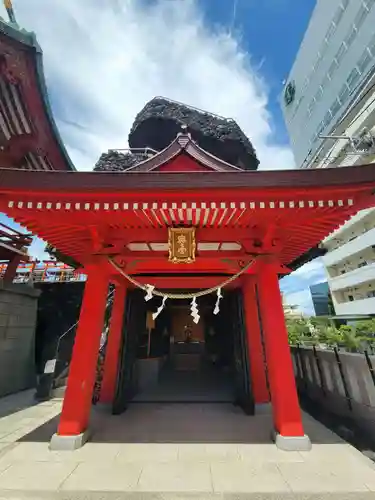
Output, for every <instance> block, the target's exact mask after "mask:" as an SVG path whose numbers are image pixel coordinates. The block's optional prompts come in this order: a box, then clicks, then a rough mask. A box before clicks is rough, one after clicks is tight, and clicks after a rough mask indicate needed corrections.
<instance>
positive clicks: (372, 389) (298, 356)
mask: <svg viewBox="0 0 375 500" xmlns="http://www.w3.org/2000/svg"><path fill="white" fill-rule="evenodd" d="M292 357H293V365H294V373H295V376H296V381H297V385H298V389H299V391H300V392H302V393H306V394H307V395H308V396H310V398H311V399H315V400H317V401H319V403H321V404H322V405H323V406H325V407H326V408H327V409H328V410H329V411H331V412H333V413H336V414H337V415H342V416H345V417H349V418H352V419H353V420H354V421H355V422H356V423H357V424H358V425H360V426H361V427H363V428H364V429H366V430H367V431H368V432H369V433H370V434H371V436H372V437H373V438H375V372H372V371H371V370H372V367H373V368H374V370H375V356H374V355H368V356H367V357H366V355H365V354H357V353H356V354H353V353H348V352H340V351H336V353H335V352H334V351H328V350H322V349H315V350H314V349H313V348H312V347H303V348H298V347H292Z"/></svg>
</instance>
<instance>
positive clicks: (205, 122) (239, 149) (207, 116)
mask: <svg viewBox="0 0 375 500" xmlns="http://www.w3.org/2000/svg"><path fill="white" fill-rule="evenodd" d="M182 126H186V127H187V132H189V133H190V134H191V136H192V138H193V140H194V141H196V142H197V143H198V145H199V146H200V147H201V148H203V149H205V150H206V151H208V152H209V153H211V154H213V155H214V156H216V157H218V158H220V159H222V160H224V161H226V162H228V163H231V164H232V165H236V166H237V167H239V168H242V169H244V170H256V169H257V168H258V165H259V160H258V158H257V156H256V152H255V149H254V147H253V145H252V144H251V142H250V140H249V139H248V138H247V137H246V135H245V134H244V132H243V131H242V130H241V129H240V127H239V126H238V124H237V123H236V122H235V121H234V120H232V119H227V118H222V117H219V116H216V115H213V114H211V113H208V112H204V111H200V110H198V109H195V108H192V107H190V106H186V105H185V104H182V103H178V102H174V101H170V100H169V99H165V98H163V97H155V98H154V99H152V100H151V101H150V102H148V103H147V104H146V106H145V107H144V108H143V109H142V111H141V112H140V113H138V115H137V116H136V118H135V120H134V123H133V127H132V129H131V131H130V134H129V146H130V148H145V147H150V148H152V149H155V150H156V151H161V150H162V149H164V148H166V147H167V146H168V144H170V143H171V142H172V141H173V140H174V139H175V138H176V135H177V134H178V133H179V132H181V127H182Z"/></svg>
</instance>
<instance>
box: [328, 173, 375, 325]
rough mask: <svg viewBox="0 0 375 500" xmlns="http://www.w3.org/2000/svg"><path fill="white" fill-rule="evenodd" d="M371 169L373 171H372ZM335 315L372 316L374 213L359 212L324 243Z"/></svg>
mask: <svg viewBox="0 0 375 500" xmlns="http://www.w3.org/2000/svg"><path fill="white" fill-rule="evenodd" d="M374 168H375V167H374ZM324 246H325V247H326V248H327V249H328V252H327V254H326V255H325V256H324V257H323V262H324V265H325V267H326V271H327V275H328V284H329V287H330V289H331V294H332V301H333V305H334V307H335V311H336V314H337V315H340V316H356V315H368V314H375V211H374V210H373V209H371V210H362V211H361V212H359V213H358V214H357V215H356V216H355V217H353V218H352V219H351V220H350V222H348V223H347V224H345V225H344V226H342V227H341V228H340V229H339V230H337V231H336V232H335V233H333V234H332V235H331V236H329V237H328V238H327V239H326V240H325V241H324Z"/></svg>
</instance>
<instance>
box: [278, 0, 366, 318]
mask: <svg viewBox="0 0 375 500" xmlns="http://www.w3.org/2000/svg"><path fill="white" fill-rule="evenodd" d="M283 113H284V117H285V122H286V125H287V128H288V131H289V134H290V139H291V144H292V148H293V151H294V155H295V159H296V162H297V166H298V167H299V168H326V167H345V166H348V165H358V168H360V165H363V164H368V163H375V0H329V1H327V0H318V2H317V5H316V8H315V10H314V12H313V15H312V18H311V21H310V24H309V27H308V29H307V31H306V34H305V37H304V39H303V42H302V44H301V47H300V50H299V52H298V54H297V57H296V61H295V63H294V65H293V68H292V70H291V73H290V76H289V78H288V80H287V84H286V86H285V89H284V96H283ZM320 136H324V137H320ZM327 136H328V138H327ZM374 168H375V164H374ZM343 175H345V170H343ZM322 245H323V246H324V247H325V248H326V249H327V250H328V252H327V254H326V255H325V256H324V257H323V262H324V265H325V267H326V271H327V277H328V284H329V287H330V290H331V294H332V299H333V304H334V307H335V311H336V314H337V315H340V316H361V315H369V314H374V315H375V209H370V210H364V211H362V212H359V213H358V214H357V215H356V216H355V217H353V218H352V219H351V220H350V221H349V222H348V223H347V224H345V225H344V226H342V227H341V228H339V229H338V230H337V231H336V232H334V233H333V234H332V235H330V236H329V237H328V238H326V239H325V240H324V242H323V243H322Z"/></svg>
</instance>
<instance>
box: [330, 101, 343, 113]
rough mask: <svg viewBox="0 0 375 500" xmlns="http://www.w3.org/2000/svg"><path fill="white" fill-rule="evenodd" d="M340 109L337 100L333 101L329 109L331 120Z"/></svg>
mask: <svg viewBox="0 0 375 500" xmlns="http://www.w3.org/2000/svg"><path fill="white" fill-rule="evenodd" d="M340 108H341V104H340V101H339V100H338V99H335V101H334V102H333V104H332V106H331V107H330V111H331V114H332V117H333V118H334V117H335V116H336V115H337V113H338V112H339V111H340Z"/></svg>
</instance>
